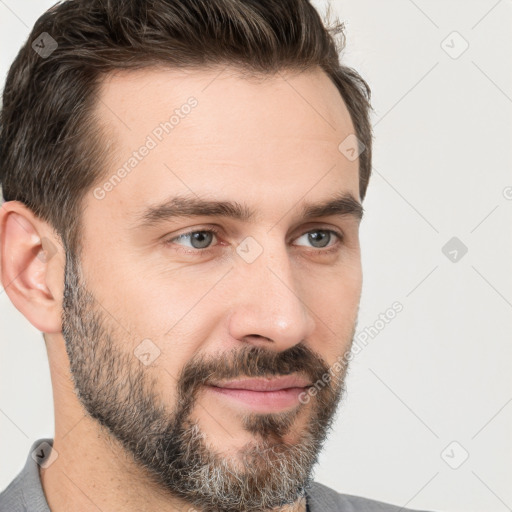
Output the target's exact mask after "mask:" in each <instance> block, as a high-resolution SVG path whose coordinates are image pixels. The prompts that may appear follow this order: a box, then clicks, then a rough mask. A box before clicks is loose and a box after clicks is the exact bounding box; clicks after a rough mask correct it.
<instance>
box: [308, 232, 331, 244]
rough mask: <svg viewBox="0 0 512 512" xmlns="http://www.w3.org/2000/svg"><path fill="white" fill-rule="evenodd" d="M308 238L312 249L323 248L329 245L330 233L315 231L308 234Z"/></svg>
mask: <svg viewBox="0 0 512 512" xmlns="http://www.w3.org/2000/svg"><path fill="white" fill-rule="evenodd" d="M308 237H309V241H310V242H311V245H313V247H325V246H326V245H327V244H328V243H329V239H330V233H327V232H326V231H315V232H314V233H309V235H308Z"/></svg>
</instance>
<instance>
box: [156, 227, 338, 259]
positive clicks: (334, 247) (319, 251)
mask: <svg viewBox="0 0 512 512" xmlns="http://www.w3.org/2000/svg"><path fill="white" fill-rule="evenodd" d="M316 231H324V232H326V233H331V234H332V235H334V236H335V237H336V238H337V239H338V243H335V244H333V245H331V246H329V247H327V248H326V249H323V248H315V247H309V248H307V249H310V250H312V251H314V252H315V253H316V254H319V255H326V254H330V253H331V252H333V251H336V250H338V249H339V245H340V243H341V242H343V240H344V237H343V234H342V233H339V232H337V231H334V230H332V229H321V228H317V229H310V230H309V231H305V232H304V233H302V234H301V235H299V236H298V237H297V238H300V237H301V236H303V235H306V234H308V233H314V232H316ZM193 233H213V234H214V235H215V236H216V237H218V236H220V230H219V229H218V228H216V227H213V226H211V227H209V228H208V229H194V230H192V231H187V232H185V233H181V234H179V235H176V236H173V237H172V238H167V239H165V240H164V241H163V243H164V245H166V246H170V245H173V243H174V240H176V239H177V238H179V237H182V236H186V235H192V234H193ZM179 247H180V249H179V250H180V252H184V253H185V254H192V255H197V256H199V255H206V254H209V253H210V252H212V251H213V250H215V248H216V246H209V247H205V248H204V249H194V248H192V249H188V248H186V247H184V246H179Z"/></svg>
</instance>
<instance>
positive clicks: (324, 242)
mask: <svg viewBox="0 0 512 512" xmlns="http://www.w3.org/2000/svg"><path fill="white" fill-rule="evenodd" d="M341 238H342V236H341V235H340V234H339V233H336V231H332V230H330V229H315V230H314V231H308V232H307V233H304V234H303V235H302V236H300V237H299V238H297V241H299V242H300V241H301V240H302V243H296V245H307V244H311V246H312V247H315V248H316V249H322V248H324V247H329V246H332V245H334V244H335V243H336V241H337V240H341ZM331 242H334V243H331Z"/></svg>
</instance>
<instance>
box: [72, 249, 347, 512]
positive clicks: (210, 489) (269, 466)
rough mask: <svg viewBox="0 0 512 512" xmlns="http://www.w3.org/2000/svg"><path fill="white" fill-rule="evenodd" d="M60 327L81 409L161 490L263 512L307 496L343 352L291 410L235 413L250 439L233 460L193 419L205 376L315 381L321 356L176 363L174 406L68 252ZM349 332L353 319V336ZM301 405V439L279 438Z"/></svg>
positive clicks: (205, 503) (226, 509)
mask: <svg viewBox="0 0 512 512" xmlns="http://www.w3.org/2000/svg"><path fill="white" fill-rule="evenodd" d="M62 324H63V328H62V334H63V337H64V340H65V343H66V351H67V354H68V358H69V363H70V371H71V376H72V379H73V383H74V387H75V392H76V394H77V397H78V399H79V401H80V403H81V404H82V406H83V408H84V409H85V411H86V413H87V414H88V415H89V416H90V417H92V418H94V419H95V420H96V421H97V423H98V424H99V426H100V428H102V429H103V430H104V432H106V433H107V439H109V441H117V442H118V443H120V444H121V446H122V447H123V449H124V450H125V452H126V453H127V454H128V455H130V456H131V457H132V458H133V460H134V461H135V463H136V464H137V466H138V467H139V468H140V469H142V470H144V473H145V474H146V475H147V477H148V478H149V479H150V480H151V481H152V482H154V483H155V484H156V485H157V486H158V487H159V488H160V489H161V490H162V491H163V492H165V493H167V494H169V495H170V496H174V497H177V498H180V499H182V500H184V501H185V502H187V503H189V504H190V505H191V506H193V507H194V508H196V509H198V510H202V511H203V512H220V511H222V512H242V511H245V512H261V511H263V510H273V509H276V508H277V509H279V508H280V507H285V506H286V505H291V504H292V503H294V502H296V501H297V500H298V499H301V498H303V497H305V496H306V493H307V490H308V488H309V485H310V484H311V482H312V470H313V466H314V465H315V464H316V463H317V460H318V455H319V453H320V451H321V449H322V447H323V444H324V442H325V439H326V438H327V434H328V432H329V430H330V429H331V428H332V424H333V421H334V419H335V413H336V410H337V407H338V404H339V403H340V401H341V398H342V396H343V394H344V391H345V384H344V382H345V376H346V372H347V366H348V363H347V361H346V359H345V358H343V363H344V364H342V370H341V371H340V372H335V373H334V375H332V377H333V378H332V380H330V382H329V384H326V383H325V382H323V381H322V386H321V388H320V389H317V393H316V394H315V395H314V396H308V397H307V398H308V401H307V402H305V401H302V400H301V405H300V406H297V407H295V408H294V409H293V410H291V411H285V412H281V413H271V414H262V413H247V414H243V415H242V414H239V415H237V416H236V418H235V421H240V420H241V423H242V426H243V428H244V429H245V430H246V431H247V432H250V433H252V434H253V436H254V441H251V442H250V443H247V444H246V445H244V446H243V447H242V448H240V449H239V450H238V451H237V452H236V456H235V457H232V458H231V459H230V458H228V457H227V456H223V455H222V454H221V453H219V452H218V451H216V450H215V449H214V447H213V446H211V445H209V444H208V443H207V441H206V434H205V432H203V431H202V430H201V428H200V426H199V421H197V420H195V421H194V420H193V418H192V412H193V410H194V406H195V404H196V397H197V394H198V392H199V391H200V390H202V389H204V386H206V385H208V384H209V383H210V381H212V382H213V381H219V380H224V379H232V378H243V377H269V376H281V375H289V374H292V373H296V372H299V373H302V374H303V375H306V376H307V377H309V378H310V379H311V381H312V382H313V383H317V382H319V381H321V379H322V377H323V376H325V375H326V374H328V373H329V366H328V365H327V364H326V363H325V361H324V360H323V359H322V358H320V357H319V356H318V355H316V354H315V353H314V352H312V351H311V350H310V349H309V348H308V347H307V346H306V345H304V344H302V343H299V344H296V345H294V346H293V347H290V348H289V349H287V350H285V351H281V352H276V351H272V350H265V349H263V348H261V347H258V346H251V345H248V344H244V345H243V346H241V347H240V348H239V349H236V350H233V351H230V352H227V353H222V354H219V355H218V356H217V357H211V356H210V357H208V358H206V357H204V356H202V355H197V356H196V357H194V358H192V359H191V360H189V361H188V362H187V364H185V365H184V367H183V368H182V369H181V371H180V373H179V376H178V378H177V381H176V388H175V396H176V398H175V403H174V406H173V407H171V404H169V403H166V402H164V401H163V400H162V397H161V393H159V392H158V389H159V385H158V384H159V382H158V380H157V379H156V378H155V375H154V373H153V372H151V371H148V368H147V367H146V366H144V365H143V364H142V363H141V362H140V361H139V360H138V359H137V358H136V357H135V356H134V354H133V353H132V352H130V351H127V350H123V346H124V345H126V344H123V336H124V339H125V340H126V337H127V335H126V331H123V330H122V327H121V326H120V325H119V324H117V323H116V322H115V321H114V320H113V319H112V317H111V316H110V315H109V314H108V312H106V310H105V309H104V308H103V307H102V306H101V305H100V304H99V303H98V302H97V301H96V299H95V298H94V296H93V295H92V294H91V293H90V292H89V291H88V290H87V288H86V286H85V283H84V282H83V279H82V273H81V268H80V265H79V262H78V261H76V260H75V258H74V257H73V256H70V255H69V254H67V255H66V267H65V282H64V300H63V314H62ZM354 332H355V326H354V329H353V333H352V339H351V340H350V341H351V342H352V340H353V335H354ZM343 346H345V344H344V345H343ZM349 348H350V346H349ZM338 360H339V359H338ZM160 388H161V386H160ZM307 407H309V408H310V409H309V411H307V410H306V411H304V409H305V408H307ZM301 412H302V413H303V414H304V413H305V414H307V415H308V421H307V423H306V425H305V427H304V428H303V429H302V430H301V432H300V433H299V439H300V440H299V441H298V442H297V443H295V444H290V443H285V442H284V441H283V436H284V435H286V434H289V433H290V432H293V431H294V429H293V427H294V422H295V419H296V418H297V416H298V415H299V414H301ZM239 417H240V420H239ZM295 433H296V434H297V432H295Z"/></svg>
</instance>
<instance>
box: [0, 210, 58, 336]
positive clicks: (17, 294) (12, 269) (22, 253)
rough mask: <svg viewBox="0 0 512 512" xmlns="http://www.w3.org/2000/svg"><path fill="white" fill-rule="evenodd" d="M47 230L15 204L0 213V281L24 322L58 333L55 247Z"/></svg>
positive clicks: (31, 214)
mask: <svg viewBox="0 0 512 512" xmlns="http://www.w3.org/2000/svg"><path fill="white" fill-rule="evenodd" d="M50 232H51V229H50V227H49V226H48V224H46V223H45V222H43V221H41V220H39V219H37V218H36V217H35V215H34V214H33V213H32V211H31V210H30V209H28V208H27V207H26V206H25V205H24V204H22V203H20V202H19V201H9V202H7V203H4V204H3V205H2V208H1V209H0V279H1V281H2V285H3V287H4V289H5V292H6V293H7V295H8V296H9V298H10V299H11V302H12V303H13V304H14V306H15V307H16V309H18V310H19V311H20V312H21V313H22V314H23V315H24V316H25V317H26V318H27V320H28V321H29V322H30V323H31V324H32V325H34V326H35V327H36V328H37V329H39V330H40V331H42V332H48V333H50V332H60V330H61V319H60V311H61V300H62V297H61V296H60V293H59V292H60V290H61V287H60V286H58V285H57V283H52V280H55V276H56V275H57V274H56V272H55V270H54V268H53V267H55V265H58V264H59V263H58V261H56V260H58V253H59V251H58V246H57V245H56V242H55V241H54V240H52V235H51V233H50Z"/></svg>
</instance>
